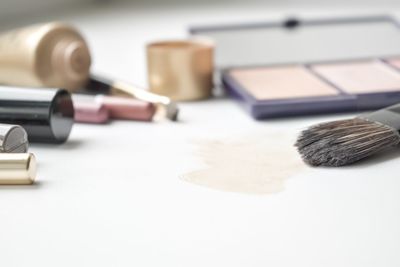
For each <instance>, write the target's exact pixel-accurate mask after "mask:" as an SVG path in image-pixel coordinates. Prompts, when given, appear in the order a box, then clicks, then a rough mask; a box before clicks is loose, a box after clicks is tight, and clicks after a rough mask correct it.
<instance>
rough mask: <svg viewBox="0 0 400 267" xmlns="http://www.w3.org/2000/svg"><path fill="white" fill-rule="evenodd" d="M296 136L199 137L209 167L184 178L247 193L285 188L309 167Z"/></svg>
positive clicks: (223, 189)
mask: <svg viewBox="0 0 400 267" xmlns="http://www.w3.org/2000/svg"><path fill="white" fill-rule="evenodd" d="M294 139H295V136H294V138H293V137H291V136H288V135H285V134H282V133H273V134H271V133H269V134H262V135H261V134H258V135H250V136H243V137H240V138H229V139H224V140H211V141H210V140H209V141H197V142H196V143H195V145H196V147H197V150H196V154H197V155H198V156H199V157H200V158H201V160H202V161H203V162H204V164H205V165H206V167H205V168H203V169H200V170H197V171H193V172H189V173H186V174H184V175H182V177H181V178H182V179H183V180H185V181H187V182H190V183H193V184H197V185H201V186H206V187H209V188H213V189H217V190H221V191H228V192H239V193H247V194H270V193H276V192H279V191H282V190H283V189H284V187H285V181H286V180H287V179H288V178H290V177H292V176H294V175H296V174H298V173H299V172H301V171H302V170H304V169H305V168H306V165H305V164H304V163H303V161H302V160H301V158H300V156H299V155H298V153H297V151H296V148H295V147H294V146H293V144H294Z"/></svg>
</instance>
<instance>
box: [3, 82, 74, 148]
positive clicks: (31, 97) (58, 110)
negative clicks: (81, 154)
mask: <svg viewBox="0 0 400 267" xmlns="http://www.w3.org/2000/svg"><path fill="white" fill-rule="evenodd" d="M73 122H74V108H73V105H72V100H71V95H70V93H68V92H67V91H66V90H62V89H46V90H43V89H30V88H16V87H5V86H0V123H6V124H17V125H20V126H22V127H23V128H24V129H25V131H26V132H27V133H28V140H29V142H40V143H63V142H65V141H66V140H67V139H68V136H69V134H70V132H71V129H72V125H73Z"/></svg>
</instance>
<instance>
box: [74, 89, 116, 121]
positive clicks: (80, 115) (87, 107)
mask: <svg viewBox="0 0 400 267" xmlns="http://www.w3.org/2000/svg"><path fill="white" fill-rule="evenodd" d="M72 100H73V105H74V109H75V116H74V120H75V121H76V122H82V123H97V124H100V123H106V122H108V120H109V112H108V110H107V108H106V107H105V106H104V105H103V104H102V103H101V102H99V101H97V99H96V98H95V97H92V96H82V95H73V96H72Z"/></svg>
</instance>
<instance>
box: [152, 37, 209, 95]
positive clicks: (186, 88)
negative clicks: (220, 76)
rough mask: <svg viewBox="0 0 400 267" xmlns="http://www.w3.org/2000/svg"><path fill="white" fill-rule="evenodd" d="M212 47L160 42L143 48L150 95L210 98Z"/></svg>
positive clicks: (198, 43) (206, 43)
mask: <svg viewBox="0 0 400 267" xmlns="http://www.w3.org/2000/svg"><path fill="white" fill-rule="evenodd" d="M213 50H214V45H213V43H212V42H211V41H206V40H201V41H200V40H188V41H164V42H155V43H151V44H149V45H148V46H147V64H148V66H147V67H148V80H149V89H150V91H151V92H154V93H156V94H161V95H165V96H168V97H170V98H172V99H173V100H178V101H179V100H198V99H204V98H208V97H210V96H211V93H212V89H213Z"/></svg>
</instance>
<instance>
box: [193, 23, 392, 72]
mask: <svg viewBox="0 0 400 267" xmlns="http://www.w3.org/2000/svg"><path fill="white" fill-rule="evenodd" d="M190 32H191V33H192V34H193V35H196V36H206V37H209V38H211V39H212V40H213V41H214V42H215V43H216V53H215V63H216V66H217V67H218V68H227V67H241V66H257V65H268V64H280V63H307V62H319V61H330V60H349V59H362V58H371V57H388V56H394V55H400V27H399V24H398V23H397V22H396V21H395V20H394V19H393V18H391V17H388V16H374V17H358V18H340V19H314V20H299V19H288V20H285V21H283V22H278V23H252V24H232V25H222V26H216V25H214V26H207V27H192V28H191V29H190Z"/></svg>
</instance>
